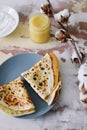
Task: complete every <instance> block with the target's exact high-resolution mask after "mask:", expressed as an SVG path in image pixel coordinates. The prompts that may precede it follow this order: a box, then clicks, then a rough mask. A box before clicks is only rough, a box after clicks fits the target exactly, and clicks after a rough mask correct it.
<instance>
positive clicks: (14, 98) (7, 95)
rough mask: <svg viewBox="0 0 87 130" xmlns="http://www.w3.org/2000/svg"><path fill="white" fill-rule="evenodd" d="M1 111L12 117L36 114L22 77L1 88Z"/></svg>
mask: <svg viewBox="0 0 87 130" xmlns="http://www.w3.org/2000/svg"><path fill="white" fill-rule="evenodd" d="M0 110H1V111H3V112H4V113H6V114H9V115H12V116H21V115H26V114H30V113H33V112H35V107H34V104H33V102H32V100H31V98H30V96H29V93H28V92H27V90H26V88H25V86H24V84H23V82H22V81H21V78H20V77H18V78H17V79H15V80H13V81H11V82H9V83H7V84H4V85H2V86H0Z"/></svg>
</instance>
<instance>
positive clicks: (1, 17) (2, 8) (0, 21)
mask: <svg viewBox="0 0 87 130" xmlns="http://www.w3.org/2000/svg"><path fill="white" fill-rule="evenodd" d="M18 23H19V15H18V13H17V11H16V10H15V9H13V8H11V7H9V6H7V5H0V37H5V36H7V35H9V34H11V33H12V32H13V31H14V30H15V29H16V27H17V26H18Z"/></svg>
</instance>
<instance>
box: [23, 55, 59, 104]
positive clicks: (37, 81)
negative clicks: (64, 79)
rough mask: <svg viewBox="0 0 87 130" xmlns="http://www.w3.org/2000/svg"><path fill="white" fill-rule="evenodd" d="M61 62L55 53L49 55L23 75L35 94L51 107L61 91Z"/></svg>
mask: <svg viewBox="0 0 87 130" xmlns="http://www.w3.org/2000/svg"><path fill="white" fill-rule="evenodd" d="M59 69H60V68H59V62H58V59H57V57H56V56H55V54H54V53H49V54H48V53H47V54H46V55H45V56H43V58H42V59H41V60H40V61H39V62H37V63H36V64H35V65H34V66H33V67H31V68H30V69H29V70H27V71H25V72H23V73H22V76H23V77H24V79H25V80H26V81H27V82H28V83H29V84H30V86H31V87H32V88H33V89H34V90H35V92H36V93H37V94H38V95H39V96H40V97H41V98H42V99H43V100H44V101H46V102H47V103H48V105H51V104H52V103H54V102H55V101H56V100H57V98H58V96H59V92H60V89H61V77H60V71H59Z"/></svg>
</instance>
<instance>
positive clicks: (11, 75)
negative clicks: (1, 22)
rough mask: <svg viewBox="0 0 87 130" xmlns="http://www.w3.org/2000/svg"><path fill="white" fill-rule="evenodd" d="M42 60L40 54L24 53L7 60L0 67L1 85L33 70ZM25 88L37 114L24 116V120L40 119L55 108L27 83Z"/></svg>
mask: <svg viewBox="0 0 87 130" xmlns="http://www.w3.org/2000/svg"><path fill="white" fill-rule="evenodd" d="M41 58H42V56H41V55H39V54H34V53H23V54H19V55H15V56H13V57H11V58H9V59H8V60H6V61H5V62H4V63H3V64H1V65H0V85H3V84H5V83H7V82H10V81H11V80H14V79H15V78H17V77H18V76H20V75H21V73H22V72H24V71H25V70H27V69H29V68H31V67H32V66H33V65H34V64H35V63H36V62H38V61H39V60H40V59H41ZM24 83H25V86H26V88H27V89H28V91H29V94H30V96H31V99H32V101H33V103H34V104H35V107H36V112H35V113H33V114H29V115H27V116H22V118H36V117H39V116H41V115H43V114H45V113H46V112H48V111H49V110H50V109H51V108H52V107H53V106H54V104H53V105H51V106H48V105H47V103H45V102H44V101H43V100H42V99H41V98H40V97H39V96H38V95H37V94H36V93H35V92H34V91H33V90H32V88H31V87H29V84H28V83H27V82H25V81H24Z"/></svg>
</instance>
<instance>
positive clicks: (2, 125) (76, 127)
mask: <svg viewBox="0 0 87 130" xmlns="http://www.w3.org/2000/svg"><path fill="white" fill-rule="evenodd" d="M50 1H51V3H52V5H53V8H54V12H55V13H57V12H59V11H61V10H63V9H65V8H68V9H69V10H70V12H71V16H70V19H69V33H70V34H71V36H72V37H73V38H74V39H75V41H76V43H77V45H78V46H79V47H80V48H83V49H84V51H85V55H87V0H50ZM43 3H47V1H46V0H41V1H38V0H29V1H28V0H22V1H21V0H19V1H18V0H15V1H11V0H7V1H6V0H0V5H1V4H5V5H8V6H11V7H13V8H14V9H16V11H17V12H18V14H19V25H18V27H17V28H16V30H15V31H14V32H13V33H11V34H10V35H8V36H6V37H3V38H0V64H2V63H3V62H4V61H5V60H6V59H8V58H9V57H12V56H14V55H16V54H21V53H26V52H27V53H38V54H41V55H44V54H45V53H46V52H54V53H55V54H56V56H57V58H58V59H59V62H60V72H61V77H62V89H61V93H60V96H59V99H58V100H57V103H56V105H55V106H54V108H52V109H51V110H50V111H49V112H47V113H46V114H45V115H43V116H41V117H38V118H36V119H28V118H14V117H10V116H7V115H5V114H3V113H1V112H0V130H87V106H83V105H82V104H81V103H80V97H79V94H80V92H79V88H78V79H77V74H78V69H79V65H78V64H75V63H72V60H71V55H72V45H71V43H70V41H67V42H66V43H61V42H58V41H57V40H56V39H54V38H50V40H49V41H48V42H47V43H44V44H36V43H34V42H32V41H31V39H30V38H29V32H28V21H29V16H30V15H31V14H32V13H35V12H39V11H40V6H41V4H43ZM51 23H52V24H54V21H53V20H52V19H51ZM59 28H60V26H59ZM55 31H56V28H55V27H54V26H52V33H55ZM85 59H87V57H85Z"/></svg>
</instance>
